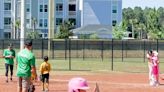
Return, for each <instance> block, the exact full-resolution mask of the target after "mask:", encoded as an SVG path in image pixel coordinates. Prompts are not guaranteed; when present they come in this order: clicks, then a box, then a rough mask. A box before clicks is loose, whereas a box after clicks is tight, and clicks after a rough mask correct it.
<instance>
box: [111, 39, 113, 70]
mask: <svg viewBox="0 0 164 92" xmlns="http://www.w3.org/2000/svg"><path fill="white" fill-rule="evenodd" d="M111 70H112V71H113V39H112V62H111Z"/></svg>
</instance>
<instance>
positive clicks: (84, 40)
mask: <svg viewBox="0 0 164 92" xmlns="http://www.w3.org/2000/svg"><path fill="white" fill-rule="evenodd" d="M84 59H85V39H83V60H84Z"/></svg>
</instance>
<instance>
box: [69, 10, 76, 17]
mask: <svg viewBox="0 0 164 92" xmlns="http://www.w3.org/2000/svg"><path fill="white" fill-rule="evenodd" d="M68 15H69V16H76V11H69V14H68Z"/></svg>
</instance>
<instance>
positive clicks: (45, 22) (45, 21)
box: [44, 19, 47, 27]
mask: <svg viewBox="0 0 164 92" xmlns="http://www.w3.org/2000/svg"><path fill="white" fill-rule="evenodd" d="M44 27H47V19H44Z"/></svg>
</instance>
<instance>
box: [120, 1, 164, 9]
mask: <svg viewBox="0 0 164 92" xmlns="http://www.w3.org/2000/svg"><path fill="white" fill-rule="evenodd" d="M135 6H140V7H142V8H143V9H144V8H145V7H146V6H147V7H152V8H153V7H156V8H158V7H164V0H122V8H128V7H131V8H134V7H135Z"/></svg>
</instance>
